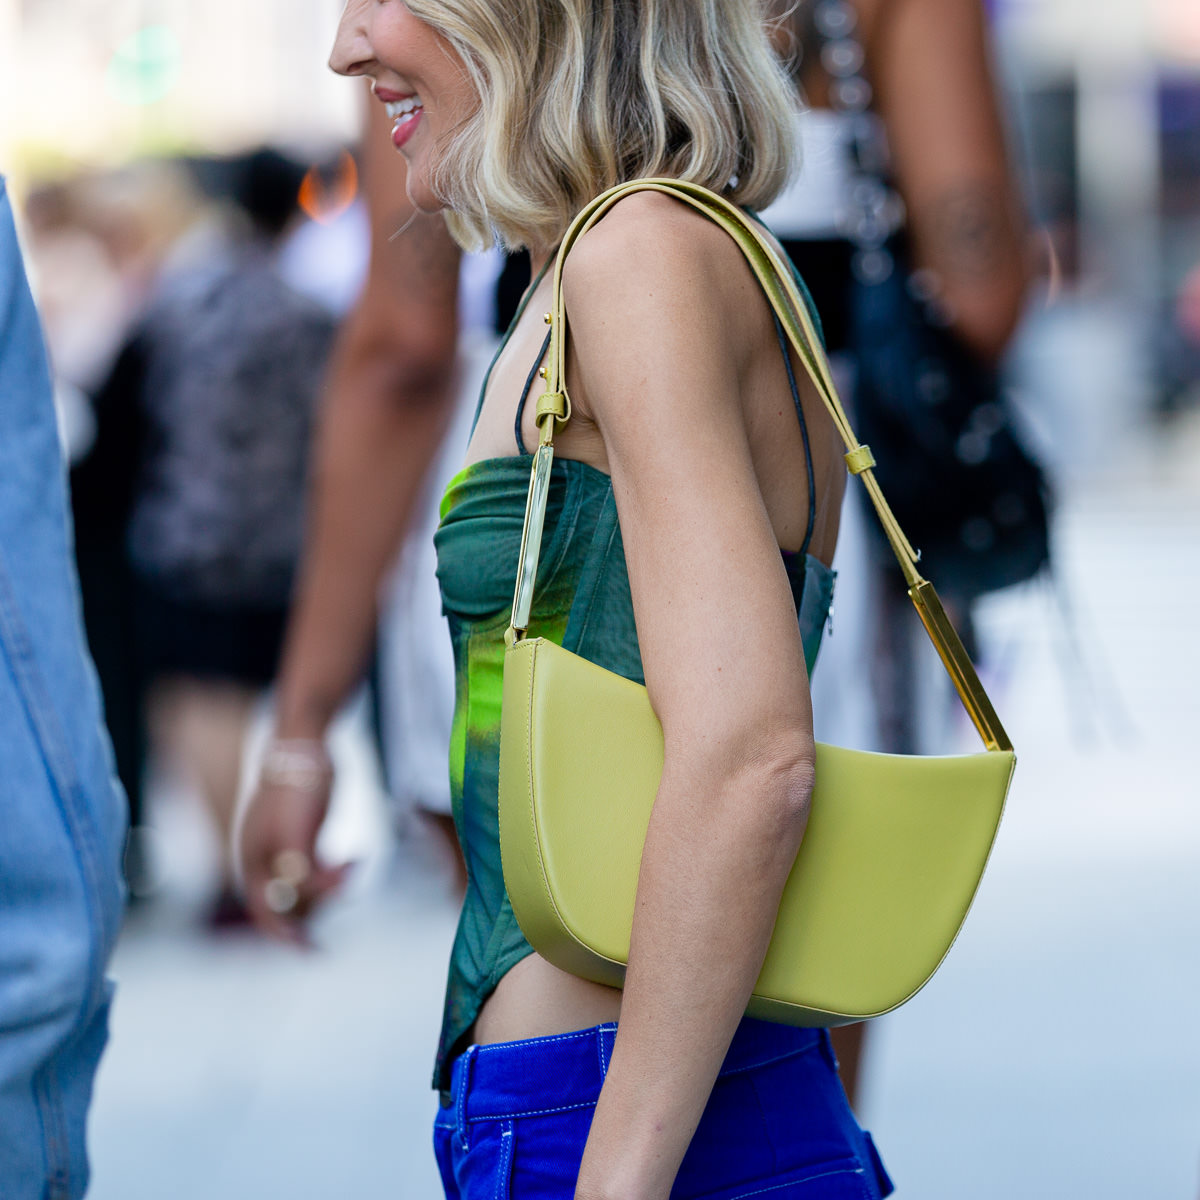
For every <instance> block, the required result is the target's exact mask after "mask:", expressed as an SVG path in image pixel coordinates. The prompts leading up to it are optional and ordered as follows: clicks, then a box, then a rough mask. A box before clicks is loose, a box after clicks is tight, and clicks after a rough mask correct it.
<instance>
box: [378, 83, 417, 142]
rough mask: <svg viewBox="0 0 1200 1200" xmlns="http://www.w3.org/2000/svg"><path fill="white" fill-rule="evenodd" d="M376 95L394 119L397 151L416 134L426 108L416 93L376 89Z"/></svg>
mask: <svg viewBox="0 0 1200 1200" xmlns="http://www.w3.org/2000/svg"><path fill="white" fill-rule="evenodd" d="M375 95H376V96H378V97H379V99H380V100H382V101H383V102H384V105H385V107H386V108H387V113H388V116H389V117H391V118H392V144H393V145H394V146H395V147H396V149H397V150H399V149H400V147H401V146H403V145H404V144H405V142H407V141H408V139H409V138H411V137H412V135H413V134H414V133H415V132H416V129H417V125H418V124H419V123H420V120H421V114H422V112H424V108H423V107H422V105H421V99H420V97H419V96H418V95H417V94H416V93H415V92H409V93H408V94H407V95H405V94H404V93H401V92H389V91H387V90H386V89H384V90H380V89H376V92H375Z"/></svg>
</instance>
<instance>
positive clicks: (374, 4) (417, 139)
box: [329, 0, 479, 212]
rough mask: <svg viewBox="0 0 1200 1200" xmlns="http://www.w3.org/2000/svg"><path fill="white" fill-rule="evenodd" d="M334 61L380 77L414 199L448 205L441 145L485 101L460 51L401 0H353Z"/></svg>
mask: <svg viewBox="0 0 1200 1200" xmlns="http://www.w3.org/2000/svg"><path fill="white" fill-rule="evenodd" d="M329 65H330V67H332V68H333V70H335V71H336V72H337V73H338V74H339V75H363V76H366V77H368V78H370V79H371V80H372V81H373V85H372V90H373V91H374V93H375V95H376V97H377V98H378V100H379V102H380V103H382V104H386V105H387V109H388V115H389V116H391V117H392V119H393V124H392V142H393V144H394V145H395V147H396V149H397V150H399V151H400V153H401V154H403V155H404V157H405V159H406V160H407V161H408V194H409V197H410V199H411V200H412V201H413V203H414V204H415V205H416V206H417V208H419V209H420V210H421V211H423V212H435V211H437V210H438V209H439V208H441V202H440V201H439V200H438V198H437V196H436V195H435V194H434V191H433V184H432V178H433V171H434V168H435V166H436V164H437V157H438V154H439V152H440V146H441V145H442V143H443V142H444V141H445V139H446V138H447V137H448V136H449V135H450V134H452V133H453V132H454V130H456V129H457V128H458V127H459V126H460V125H461V124H462V123H463V122H464V121H465V120H467V118H468V117H470V116H471V114H472V113H473V112H474V111H475V109H476V107H477V106H478V104H479V96H478V93H477V92H476V90H475V85H474V83H473V82H472V80H471V77H470V75H469V74H468V73H467V70H466V68H465V66H464V65H463V62H462V59H461V58H460V57H459V55H458V53H457V51H456V50H455V49H454V48H453V47H452V46H451V45H450V43H449V41H447V39H446V38H445V37H443V36H442V35H441V34H440V33H438V32H437V31H436V30H434V29H433V28H432V27H431V26H429V25H427V24H426V23H425V22H424V21H421V20H419V19H418V18H417V17H414V16H413V14H412V13H411V12H409V10H408V6H407V5H406V4H404V3H403V2H402V0H347V3H346V7H345V9H344V10H343V12H342V19H341V22H340V24H339V25H338V32H337V38H336V39H335V41H334V44H333V53H332V54H331V55H330V58H329Z"/></svg>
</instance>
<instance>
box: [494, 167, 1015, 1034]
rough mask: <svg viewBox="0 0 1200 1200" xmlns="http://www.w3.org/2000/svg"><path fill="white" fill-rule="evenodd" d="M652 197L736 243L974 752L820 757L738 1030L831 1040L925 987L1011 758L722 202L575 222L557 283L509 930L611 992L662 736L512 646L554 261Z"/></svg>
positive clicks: (781, 269) (580, 669)
mask: <svg viewBox="0 0 1200 1200" xmlns="http://www.w3.org/2000/svg"><path fill="white" fill-rule="evenodd" d="M642 190H653V191H659V192H665V193H667V194H669V195H671V196H674V197H675V198H676V199H678V200H682V201H684V202H686V203H688V204H691V205H692V206H693V207H694V208H696V209H698V210H699V211H700V212H702V213H703V214H704V215H705V216H707V217H708V218H709V219H711V220H713V221H715V222H716V223H717V224H719V225H720V226H721V227H722V228H724V229H725V230H726V231H727V232H728V233H729V234H730V236H731V237H733V238H734V240H735V241H736V242H737V243H738V245H739V247H740V248H741V250H742V252H743V253H744V254H745V256H746V258H747V260H748V262H749V263H750V265H751V267H752V268H753V270H754V272H755V275H756V276H757V278H758V280H759V282H760V284H761V285H762V287H763V289H764V291H765V292H766V294H767V297H768V299H769V300H770V302H771V305H772V307H773V308H774V309H775V311H776V313H777V315H778V316H779V319H780V322H781V323H782V324H783V327H784V329H785V330H786V331H787V334H788V337H789V339H790V341H791V344H792V346H793V347H794V348H795V350H796V353H797V354H798V355H799V358H800V361H801V362H802V363H803V364H804V366H805V368H806V369H807V371H808V373H809V375H810V376H811V378H812V380H813V382H814V383H815V385H816V387H817V390H818V391H819V392H820V394H821V398H822V399H823V400H824V402H825V405H826V407H827V408H828V410H829V413H830V415H831V417H832V418H833V421H834V423H835V425H836V427H837V429H838V432H839V434H840V435H841V437H842V439H843V442H844V443H845V445H846V461H847V465H848V467H849V468H850V470H851V472H852V473H853V474H855V475H857V476H858V478H859V479H861V480H862V482H863V485H864V487H865V488H866V490H867V494H868V495H869V497H870V499H871V502H872V504H873V505H874V507H875V510H876V513H877V514H878V516H879V520H880V522H881V524H882V525H883V529H884V532H885V534H886V535H887V538H888V541H889V543H890V544H891V546H892V549H893V550H894V552H895V554H896V558H897V560H898V561H899V563H900V568H901V570H902V571H903V572H904V577H905V580H906V582H907V585H908V590H909V595H910V597H911V598H912V601H913V604H914V605H915V606H916V609H917V612H918V613H919V615H920V617H921V621H922V624H923V625H924V627H925V630H926V632H927V633H928V635H929V638H930V640H931V641H932V642H933V644H934V646H935V647H936V648H937V651H938V654H939V656H940V657H941V660H942V663H943V664H944V666H945V668H946V671H947V673H948V674H949V675H950V678H951V680H952V682H953V683H954V687H955V689H956V691H957V692H958V695H959V697H960V698H961V699H962V702H963V705H964V707H965V708H966V710H967V712H968V714H969V715H970V717H971V719H972V721H973V722H974V724H975V727H976V729H977V730H978V731H979V734H980V737H981V738H982V739H983V742H984V745H985V746H986V747H987V749H986V751H985V752H984V753H978V754H968V755H959V756H951V757H940V758H938V757H923V756H917V755H895V754H870V753H866V752H863V751H856V750H846V749H842V748H839V747H836V746H826V745H820V744H819V745H818V746H817V761H816V786H815V789H814V792H813V798H812V813H811V816H810V819H809V823H808V827H807V830H806V832H805V835H804V840H803V843H802V844H801V847H800V852H799V854H798V855H797V857H796V862H795V864H794V866H793V868H792V871H791V874H790V875H789V877H788V881H787V884H786V886H785V888H784V892H783V899H782V902H781V904H780V908H779V915H778V917H777V919H776V923H775V930H774V934H773V935H772V939H771V945H770V948H769V949H768V951H767V956H766V960H765V962H764V963H763V968H762V971H761V973H760V975H759V977H758V981H757V983H756V985H755V988H754V994H753V996H752V998H751V1000H750V1004H749V1007H748V1009H747V1012H748V1013H749V1014H750V1015H751V1016H759V1017H765V1018H767V1019H770V1020H776V1021H782V1022H786V1023H789V1024H793V1025H839V1024H844V1023H847V1022H850V1021H857V1020H861V1019H863V1018H865V1017H874V1016H878V1015H880V1014H881V1013H885V1012H888V1011H889V1010H891V1009H894V1008H896V1007H897V1006H898V1005H900V1004H903V1003H904V1002H905V1001H906V1000H908V999H909V998H910V997H911V996H913V995H914V994H915V993H916V992H917V991H919V990H920V989H921V988H922V987H923V986H924V985H925V983H926V982H928V980H929V979H930V977H931V976H932V975H933V973H934V971H936V970H937V968H938V966H939V965H940V963H941V962H942V960H943V958H944V957H945V955H946V953H947V951H948V950H949V949H950V946H951V944H952V943H953V941H954V939H955V937H956V936H957V935H958V931H959V929H960V928H961V927H962V923H963V921H964V919H965V918H966V914H967V910H968V908H969V907H970V904H971V901H972V899H973V898H974V895H975V892H976V889H977V888H978V886H979V880H980V877H981V876H982V874H983V870H984V867H985V865H986V864H987V860H988V855H989V853H990V851H991V847H992V843H993V841H994V839H995V835H996V830H997V828H998V826H999V823H1000V817H1001V814H1002V812H1003V809H1004V801H1005V797H1006V796H1007V794H1008V787H1009V783H1010V781H1011V779H1012V773H1013V768H1014V766H1015V763H1016V758H1015V755H1014V754H1013V750H1012V746H1011V743H1010V742H1009V740H1008V738H1007V736H1006V735H1005V732H1004V729H1003V727H1002V726H1001V724H1000V721H999V719H998V717H997V716H996V712H995V710H994V709H993V707H992V704H991V701H990V700H989V699H988V696H987V693H986V692H985V691H984V689H983V685H982V684H981V683H980V681H979V677H978V675H977V674H976V672H975V668H974V666H973V665H972V663H971V660H970V658H969V657H968V655H967V653H966V651H965V650H964V649H963V646H962V643H961V641H960V640H959V638H958V635H957V634H956V633H955V631H954V628H953V626H952V625H951V624H950V622H949V620H948V619H947V617H946V614H945V612H944V611H943V610H942V605H941V603H940V601H939V600H938V597H937V593H936V592H935V591H934V589H933V585H932V584H930V583H929V582H928V580H926V579H923V578H922V577H921V574H920V572H919V571H918V569H917V556H916V554H915V552H914V551H913V548H912V547H911V546H910V545H909V543H908V541H907V539H906V538H905V536H904V533H903V531H902V530H901V529H900V527H899V525H898V524H897V523H896V520H895V518H894V517H893V516H892V513H891V510H890V509H889V508H888V506H887V502H886V501H885V500H884V498H883V495H882V493H881V492H880V490H879V485H878V484H877V483H876V482H875V478H874V475H873V473H872V470H871V468H872V466H873V465H874V459H873V457H872V455H871V452H870V449H869V448H868V447H866V446H863V445H860V443H859V442H858V440H857V438H856V437H855V436H854V431H853V429H852V428H851V427H850V423H849V421H848V420H847V418H846V414H845V412H844V410H843V409H842V406H841V403H840V401H839V400H838V396H837V392H836V390H835V388H834V385H833V380H832V377H831V375H830V371H829V365H828V362H827V360H826V358H825V354H824V351H823V350H822V348H821V343H820V340H819V339H818V338H817V336H816V333H815V331H814V329H813V326H812V321H811V319H810V317H809V314H808V309H807V306H806V304H805V302H804V300H803V298H802V297H801V295H800V292H799V289H798V288H797V286H796V283H795V280H794V279H793V277H792V275H791V272H790V271H789V270H788V269H787V267H786V265H785V264H784V263H783V262H782V261H781V260H780V257H779V253H778V251H777V250H776V249H775V247H774V245H773V244H772V243H771V241H770V240H769V239H768V238H767V237H766V236H765V235H764V234H763V232H762V231H761V229H759V227H758V226H757V225H756V224H755V223H754V222H753V221H751V220H750V219H749V218H748V217H747V216H746V215H745V214H744V213H743V212H742V211H741V210H740V209H738V208H737V207H736V206H735V205H733V204H732V203H730V202H729V201H728V200H726V199H724V198H723V197H721V196H718V195H717V194H716V193H714V192H711V191H709V190H708V189H706V188H703V187H700V186H698V185H695V184H688V183H683V182H681V181H679V180H672V179H641V180H635V181H633V182H631V183H628V184H622V185H620V186H618V187H615V188H612V189H610V190H609V191H607V192H605V193H604V194H603V195H601V196H599V197H598V198H597V199H596V200H594V201H593V202H592V203H591V204H589V205H588V206H587V207H586V208H585V209H584V210H583V211H582V212H581V213H580V214H579V215H578V216H577V217H576V219H575V221H574V222H573V223H572V225H571V227H570V229H569V230H568V231H567V234H566V237H565V238H564V239H563V242H562V245H561V247H560V248H559V251H558V257H557V260H556V262H555V266H554V298H553V308H552V311H551V313H550V314H549V319H550V321H551V324H552V327H553V329H552V337H551V343H550V361H549V368H548V370H547V372H546V381H547V388H546V393H545V395H543V397H542V398H541V400H540V401H539V403H538V408H537V412H538V424H539V428H540V431H541V434H540V437H539V444H538V449H537V452H536V454H535V455H534V463H533V470H532V475H531V479H530V487H529V498H528V503H527V506H526V512H525V528H524V533H523V536H522V542H521V553H520V562H519V569H518V573H517V583H516V590H515V594H514V599H513V616H512V624H511V625H510V627H509V630H508V633H507V634H506V639H505V640H506V643H507V647H508V648H507V651H506V655H505V662H504V694H503V709H502V716H501V734H500V850H501V859H502V864H503V868H504V882H505V886H506V888H507V890H508V894H509V898H510V900H511V902H512V906H513V912H514V913H515V914H516V917H517V921H518V923H519V924H520V926H521V930H522V932H523V933H524V934H525V936H526V938H528V940H529V942H530V944H531V945H532V946H533V947H534V949H536V950H537V951H538V952H539V953H540V954H541V955H542V956H543V957H545V958H546V959H548V960H549V961H550V962H551V963H553V964H554V965H555V966H557V967H560V968H561V969H563V970H565V971H569V972H571V973H572V974H575V975H579V976H581V977H583V978H585V979H591V980H594V981H595V982H597V983H604V984H609V985H611V986H614V987H620V986H621V984H622V982H623V979H624V971H625V963H626V962H627V960H628V955H629V935H630V929H631V927H632V923H633V908H634V897H635V894H636V891H637V879H638V870H639V867H640V865H641V856H642V846H643V844H644V842H645V836H646V828H647V825H648V824H649V819H650V810H651V807H652V806H653V803H654V798H655V795H656V793H657V790H658V783H659V779H660V776H661V773H662V754H663V742H662V730H661V728H660V726H659V723H658V720H657V718H656V717H655V715H654V711H653V709H652V708H651V706H650V701H649V698H648V696H647V694H646V689H645V688H644V687H641V686H640V685H638V684H635V683H633V682H631V681H630V680H627V679H624V678H622V677H621V676H619V675H617V674H615V673H613V672H611V671H606V670H604V669H603V668H602V667H599V666H597V665H596V664H594V663H591V662H589V661H587V660H586V659H583V658H581V657H579V656H578V655H575V654H572V653H570V651H567V650H564V649H563V648H562V647H561V646H558V645H556V644H555V643H553V642H550V641H547V640H546V639H544V638H526V637H525V636H524V634H525V631H526V629H527V628H528V626H529V614H530V610H531V607H532V603H533V588H534V580H535V577H536V574H537V561H538V553H539V550H540V546H541V540H542V527H543V524H544V520H545V512H546V498H547V493H548V490H549V483H550V467H551V464H552V462H553V457H554V448H553V441H554V433H555V428H556V426H562V425H565V424H566V422H567V421H568V420H569V419H570V402H569V399H568V397H567V396H566V392H565V387H564V383H563V379H564V360H565V352H566V315H565V311H564V308H563V298H562V267H563V262H564V260H565V258H566V256H567V254H568V253H569V251H570V249H571V247H572V245H573V244H574V243H575V241H576V240H577V239H578V238H579V237H580V236H581V235H582V234H583V233H585V232H586V231H587V230H588V229H589V228H591V226H592V225H593V224H594V223H595V222H596V221H597V220H599V219H600V217H601V216H603V215H604V213H605V212H607V211H608V209H609V208H610V207H611V206H612V205H613V204H614V203H616V201H617V200H619V199H621V198H622V197H623V196H626V195H628V194H630V193H631V192H635V191H642Z"/></svg>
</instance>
